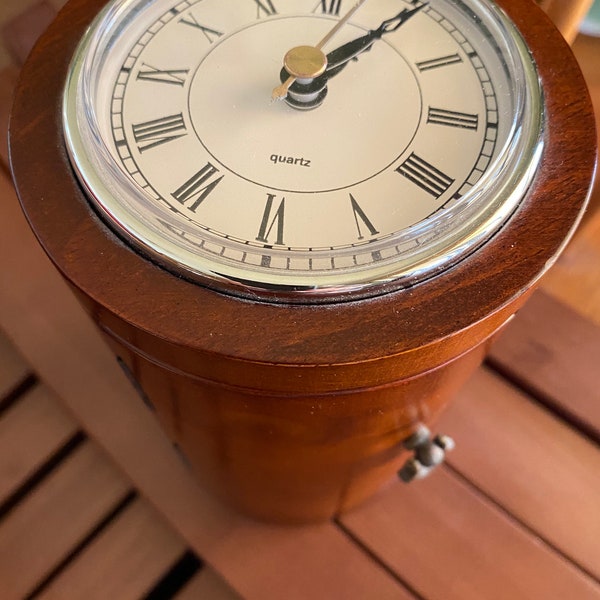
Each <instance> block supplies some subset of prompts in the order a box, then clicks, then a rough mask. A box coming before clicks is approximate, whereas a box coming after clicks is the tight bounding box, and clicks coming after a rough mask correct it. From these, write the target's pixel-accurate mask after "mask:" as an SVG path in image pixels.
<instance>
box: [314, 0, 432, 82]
mask: <svg viewBox="0 0 600 600" xmlns="http://www.w3.org/2000/svg"><path fill="white" fill-rule="evenodd" d="M425 6H427V4H420V5H419V6H417V7H416V8H405V9H404V10H402V11H401V12H399V13H398V14H397V15H396V16H395V17H392V18H391V19H387V20H385V21H384V22H383V23H382V24H381V25H380V26H379V27H378V28H377V29H372V30H371V31H369V32H368V33H367V34H365V35H363V36H361V37H359V38H356V39H355V40H352V41H351V42H347V43H346V44H344V45H343V46H340V47H339V48H336V49H335V50H332V51H331V52H330V53H329V54H328V55H327V70H326V71H325V73H324V75H325V76H326V77H327V78H328V79H329V78H331V77H334V76H335V75H337V74H338V73H339V72H340V71H341V70H342V69H343V68H344V67H345V66H346V65H347V64H348V62H349V61H350V60H352V59H354V58H357V57H358V56H359V55H360V54H362V53H363V52H367V51H369V50H370V49H371V46H372V45H373V44H374V43H375V42H376V41H377V40H380V39H381V38H382V37H383V35H384V34H386V33H392V32H394V31H396V30H397V29H398V28H399V27H400V26H401V25H403V24H404V23H406V21H408V20H409V19H410V18H411V17H412V16H413V15H415V14H416V13H418V12H419V11H420V10H422V9H423V8H425Z"/></svg>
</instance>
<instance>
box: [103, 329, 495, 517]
mask: <svg viewBox="0 0 600 600" xmlns="http://www.w3.org/2000/svg"><path fill="white" fill-rule="evenodd" d="M108 341H109V344H110V345H111V347H112V348H113V350H114V352H115V354H116V355H117V356H118V357H119V358H120V359H121V360H123V361H124V363H125V364H126V365H127V367H126V368H127V370H128V372H129V374H130V375H131V376H132V377H133V378H134V380H135V382H136V384H137V385H138V386H139V388H140V390H139V391H140V393H142V394H143V395H144V396H147V402H148V403H149V404H150V405H151V407H152V408H153V409H154V410H155V411H156V415H157V417H158V419H159V420H160V422H161V423H162V425H163V427H164V429H165V431H166V433H167V435H168V436H169V437H170V439H171V440H172V441H173V442H174V444H176V445H177V447H178V448H179V449H180V450H181V451H182V452H183V454H184V456H185V457H186V459H187V461H188V462H189V464H190V467H191V468H192V470H193V471H194V472H195V474H196V475H197V476H198V478H199V480H200V482H201V483H202V484H203V485H205V486H206V487H208V488H209V489H211V490H212V491H213V492H214V493H216V494H217V495H218V496H219V497H220V498H222V499H223V500H224V501H225V502H227V503H229V504H231V505H233V506H235V507H236V508H237V509H239V510H240V511H242V512H244V513H246V514H250V515H253V516H255V517H259V518H261V519H265V520H277V521H282V522H307V521H315V520H322V519H327V518H329V517H331V516H333V515H335V514H338V513H340V512H343V511H344V510H346V509H348V508H350V507H352V506H355V505H356V504H358V503H359V502H361V501H362V500H364V499H365V498H368V497H369V496H370V495H372V494H373V493H374V492H375V491H376V490H378V489H379V488H380V487H382V485H384V484H385V483H386V482H389V481H390V480H392V479H393V477H394V474H395V472H396V471H397V470H398V469H399V468H400V467H401V465H402V462H403V461H404V460H406V459H407V458H408V452H407V451H403V450H402V442H403V441H404V440H406V438H408V437H409V436H410V435H411V434H412V433H414V431H415V429H416V427H417V426H419V425H420V424H428V425H430V426H431V425H432V424H433V423H434V422H435V418H436V416H437V415H438V414H439V412H440V411H441V410H442V409H443V407H444V406H445V405H446V404H447V403H448V402H449V401H450V399H451V398H452V396H453V395H454V393H456V391H457V390H458V388H459V387H460V386H461V385H462V384H463V383H464V382H465V380H466V379H467V377H468V376H469V375H470V374H471V373H472V372H473V370H474V369H475V368H476V367H477V366H478V365H479V364H480V363H481V361H482V360H483V357H484V355H485V351H486V349H487V347H488V344H487V343H485V342H484V343H482V344H479V345H478V346H476V347H475V348H473V349H472V350H469V351H468V352H467V353H466V354H463V355H461V356H460V357H457V358H456V359H454V360H451V361H449V362H447V363H445V364H443V365H440V366H438V367H435V368H432V369H431V370H429V371H426V372H424V373H420V374H417V375H415V376H413V377H408V378H404V379H400V380H398V381H393V382H391V383H389V384H386V385H381V386H376V387H372V388H361V389H356V390H346V391H337V392H328V393H313V394H308V393H306V391H302V390H301V389H299V390H298V391H297V392H295V393H291V392H276V391H270V392H265V391H264V390H260V389H252V388H243V387H237V386H230V385H226V384H223V383H217V382H214V381H210V380H207V379H204V378H200V377H195V376H193V375H190V374H189V373H182V372H180V371H177V370H176V368H177V367H176V366H174V365H165V364H164V363H157V362H156V361H155V360H154V359H153V358H151V357H149V356H148V355H147V354H145V353H143V352H140V351H139V349H138V348H133V347H132V346H131V345H130V344H124V343H123V341H122V340H117V339H115V337H113V336H109V337H108ZM146 390H148V392H146Z"/></svg>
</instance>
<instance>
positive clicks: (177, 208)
mask: <svg viewBox="0 0 600 600" xmlns="http://www.w3.org/2000/svg"><path fill="white" fill-rule="evenodd" d="M352 8H353V3H352V2H350V1H349V0H331V1H330V0H327V1H325V0H323V1H316V0H184V1H183V2H182V1H177V0H119V1H117V2H111V3H109V5H108V6H107V7H106V9H105V10H104V11H103V12H102V13H101V14H100V16H99V17H98V18H97V19H96V21H95V23H94V25H93V26H92V27H91V29H90V30H89V32H88V34H87V35H86V37H85V39H84V40H83V42H82V44H81V45H80V48H79V50H78V53H77V55H76V58H75V60H74V62H73V65H72V69H71V73H70V77H69V81H68V83H67V86H66V92H65V101H64V112H65V119H64V120H65V129H66V139H67V142H68V147H69V152H70V155H71V157H72V162H73V165H74V167H75V169H76V171H77V173H78V175H79V178H80V180H81V182H82V183H83V185H84V186H85V187H86V188H87V190H88V195H89V196H90V198H91V200H92V202H93V204H94V205H95V206H96V207H97V209H98V210H99V212H100V213H101V214H102V215H103V217H104V218H105V219H107V220H108V222H109V223H110V224H111V225H112V226H113V228H114V229H115V230H116V231H117V232H118V233H119V234H120V235H122V236H123V237H124V238H125V239H126V240H127V241H128V242H129V243H131V244H132V245H133V246H135V247H136V248H137V249H138V250H139V251H141V252H142V253H145V254H146V255H148V256H149V257H151V258H152V259H154V260H156V261H157V262H159V263H160V264H161V265H163V266H165V267H166V268H169V269H171V270H174V271H176V272H177V273H179V274H183V275H184V276H186V277H189V278H193V279H196V280H199V281H200V282H203V283H205V284H206V285H209V286H212V287H216V288H218V289H221V290H225V291H228V292H233V293H240V294H251V295H253V296H256V295H258V296H259V297H261V296H262V297H264V298H265V299H267V300H268V299H276V298H277V294H278V293H279V294H281V293H283V294H284V295H285V297H286V300H290V299H291V300H294V299H296V300H298V301H323V300H327V299H338V298H340V296H346V295H348V297H356V296H366V295H371V294H377V293H381V292H383V291H386V290H388V289H394V288H399V287H403V286H407V285H411V284H413V283H414V282H416V281H419V280H421V279H423V278H427V277H431V276H434V275H435V274H436V273H438V272H439V271H440V270H442V269H444V268H448V267H449V266H451V265H453V264H455V263H457V262H458V261H460V260H461V259H462V258H464V257H465V256H467V255H468V254H469V253H471V252H473V251H474V250H475V249H476V248H477V247H478V246H479V245H480V244H481V243H484V242H485V240H486V239H488V238H489V237H490V236H492V235H493V234H494V233H495V232H496V231H497V230H498V229H499V228H500V227H502V225H503V223H505V222H506V220H507V219H509V218H510V216H511V214H512V213H513V212H514V211H515V210H518V207H519V203H520V201H521V199H522V197H523V195H524V193H525V191H526V189H527V187H528V185H529V183H530V180H531V178H532V176H533V173H534V171H535V169H536V166H537V161H538V160H539V155H540V152H541V148H540V146H541V142H540V139H541V128H542V115H543V105H542V100H541V95H540V91H539V87H538V82H537V76H536V71H535V66H534V65H533V64H532V62H531V59H530V58H529V55H528V53H527V51H526V50H525V47H524V45H523V43H522V42H521V40H520V38H519V35H518V34H517V32H516V30H515V29H514V28H513V26H512V25H511V24H510V22H509V21H508V20H507V19H506V18H505V17H504V15H503V13H502V12H501V11H500V10H499V9H498V8H497V7H496V6H495V5H494V4H493V3H492V2H487V1H484V0H431V1H430V2H429V3H422V2H418V1H414V2H410V1H404V0H368V1H366V2H363V5H362V6H360V7H359V8H357V9H356V10H355V11H354V12H353V14H352V15H351V17H350V18H347V19H346V20H345V22H344V23H342V24H341V27H339V30H337V31H336V33H335V36H333V37H332V39H330V40H329V41H328V42H327V43H326V44H325V45H324V46H323V48H322V49H321V50H322V54H323V55H324V57H325V61H324V63H325V64H324V65H322V67H324V68H321V69H320V71H318V70H315V71H314V73H312V72H311V71H310V68H309V71H308V72H306V73H304V72H299V76H297V77H295V79H294V80H293V82H292V83H291V85H290V87H289V90H286V92H284V93H283V94H282V96H283V100H276V101H273V100H272V98H271V95H272V91H273V88H274V87H276V86H278V85H279V84H280V82H285V81H286V80H287V79H288V78H289V77H290V72H289V71H290V70H292V67H290V66H289V63H288V69H286V68H285V66H284V67H283V68H282V65H283V64H284V63H283V61H284V57H285V56H286V55H287V54H288V52H289V51H290V50H291V49H294V48H297V47H299V46H307V47H308V48H309V49H310V48H314V47H315V46H317V44H318V43H319V41H320V40H322V39H323V38H324V37H325V36H326V35H327V33H328V32H330V31H331V30H332V28H334V27H335V26H336V23H339V21H340V19H341V18H343V17H344V15H347V14H348V11H350V10H351V9H352ZM292 75H293V73H292Z"/></svg>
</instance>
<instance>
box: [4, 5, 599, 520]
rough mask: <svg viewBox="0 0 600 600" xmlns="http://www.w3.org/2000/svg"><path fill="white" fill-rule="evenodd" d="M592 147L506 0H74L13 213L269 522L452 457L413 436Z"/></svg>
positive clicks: (552, 52)
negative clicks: (19, 212) (406, 468)
mask: <svg viewBox="0 0 600 600" xmlns="http://www.w3.org/2000/svg"><path fill="white" fill-rule="evenodd" d="M595 143H596V142H595V127H594V123H593V117H592V110H591V106H590V102H589V98H588V94H587V91H586V88H585V85H584V82H583V80H582V77H581V75H580V72H579V69H578V67H577V65H576V63H575V60H574V58H573V57H572V55H571V53H570V50H569V49H568V46H567V45H566V43H565V42H564V40H562V38H561V37H560V35H559V34H558V33H557V32H556V30H555V29H554V28H553V26H552V25H551V24H550V22H549V21H548V20H547V18H546V17H545V16H544V14H543V13H542V12H541V11H540V9H539V8H537V7H536V6H535V5H534V4H533V3H532V2H524V1H523V0H498V1H497V2H492V1H491V0H430V1H429V2H421V1H420V0H413V1H408V0H366V1H365V0H361V1H360V2H358V3H354V2H352V1H351V0H331V1H330V0H322V1H318V0H116V1H112V2H108V3H107V2H105V1H104V0H71V1H70V2H69V3H68V4H67V5H66V7H65V8H64V9H63V10H62V11H61V12H60V14H59V16H58V18H57V19H56V21H55V22H54V23H53V25H52V26H51V27H50V29H49V30H48V31H47V32H46V34H45V35H44V36H43V38H42V39H41V41H40V42H39V43H38V45H37V46H36V48H35V49H34V51H33V52H32V54H31V56H30V58H29V61H28V63H27V65H26V66H25V68H24V70H23V74H22V79H21V82H20V85H19V88H18V92H17V96H16V101H15V106H14V112H13V116H12V122H11V157H12V168H13V173H14V177H15V181H16V185H17V189H18V193H19V196H20V199H21V202H22V204H23V207H24V210H25V213H26V214H27V217H28V219H29V221H30V223H31V226H32V228H33V230H34V231H35V233H36V235H37V237H38V239H39V241H40V243H41V244H42V246H43V247H44V249H45V251H46V252H47V253H48V255H49V256H50V258H51V259H52V261H53V262H54V264H55V265H56V267H57V268H58V270H59V271H60V272H61V273H62V274H63V276H64V277H65V278H66V279H67V280H68V281H69V282H70V284H71V285H72V287H73V289H74V290H75V292H76V293H77V295H78V297H79V298H80V300H81V302H82V303H83V305H84V306H85V308H86V309H87V311H88V312H89V313H90V315H91V316H92V317H93V319H94V320H95V321H96V323H97V324H98V326H99V327H100V329H101V330H102V332H103V333H104V335H105V337H106V339H107V340H108V342H109V343H110V345H111V346H112V348H113V350H114V352H115V354H116V355H117V356H118V358H119V360H120V361H121V362H122V363H123V364H124V365H125V367H126V369H127V370H128V371H129V372H130V374H131V375H132V377H133V378H134V379H135V382H136V385H137V386H139V388H140V389H141V390H142V392H143V394H144V395H145V396H147V398H148V399H149V401H150V403H151V404H152V406H153V407H154V409H155V411H156V416H157V418H158V419H159V420H160V422H161V423H162V425H163V427H164V429H165V431H166V433H167V434H168V435H169V436H170V438H171V439H172V440H173V442H174V443H176V444H177V445H178V446H179V447H180V448H181V450H182V452H183V453H184V455H185V456H186V458H187V459H188V461H189V463H190V465H191V468H192V470H193V471H194V473H195V474H196V476H197V478H198V479H199V481H200V482H201V484H202V485H204V486H206V488H208V489H210V490H212V491H213V493H215V494H216V495H218V496H219V497H221V498H222V499H223V500H224V501H226V502H227V503H229V504H231V505H233V506H235V507H237V508H238V509H239V510H241V511H243V512H245V513H247V514H250V515H253V516H255V517H258V518H261V519H267V520H275V521H285V522H307V521H313V520H319V519H326V518H329V517H331V516H332V515H335V514H337V513H339V512H340V511H344V510H346V509H348V508H350V507H352V506H354V505H356V504H357V503H359V502H360V501H362V500H363V499H365V498H367V497H368V496H369V495H371V494H372V493H374V492H375V491H376V490H377V489H379V488H380V487H381V486H382V485H383V484H385V483H386V482H387V481H389V480H390V479H392V478H393V477H394V476H395V473H396V472H397V471H398V469H399V468H400V467H401V466H402V465H403V464H404V462H405V461H406V459H407V456H408V450H407V448H409V447H411V446H412V447H413V448H414V447H415V446H419V445H421V446H422V444H425V445H426V446H427V447H428V448H429V450H432V449H433V450H436V452H437V454H438V455H439V454H440V452H442V454H443V447H444V445H445V443H446V441H445V438H443V437H442V438H439V439H437V440H436V441H435V443H434V442H432V441H431V440H429V441H427V440H425V441H424V440H422V439H420V437H419V436H421V435H422V432H423V431H424V427H427V426H431V425H432V424H434V422H435V419H436V417H437V416H438V414H439V413H440V411H441V410H442V409H443V408H444V406H445V405H447V403H448V402H449V401H450V400H451V398H452V395H453V394H454V393H455V392H456V391H457V389H458V388H459V387H460V385H461V384H462V383H463V382H464V381H465V380H466V378H467V377H468V376H469V374H470V373H471V372H472V371H473V370H474V369H475V368H476V367H477V366H478V365H479V364H480V362H481V361H482V359H483V357H484V355H485V352H486V349H487V347H488V344H489V342H490V340H491V338H492V337H493V335H494V333H495V332H497V331H498V330H499V329H500V328H501V327H502V326H503V325H504V324H505V323H506V322H507V320H508V319H510V317H511V316H512V315H513V314H514V313H515V311H516V310H517V309H518V308H519V307H520V306H521V305H522V304H523V302H524V301H525V299H526V297H527V295H528V294H529V292H530V291H531V290H532V289H533V287H534V286H535V284H536V282H537V281H538V280H539V278H540V277H541V276H542V274H543V273H544V272H545V271H546V270H547V269H548V268H549V266H550V265H551V264H552V263H553V262H554V261H555V260H556V258H557V256H558V254H559V253H560V251H561V250H562V248H563V247H564V245H565V244H566V242H567V240H568V239H569V236H570V235H571V233H572V232H573V230H574V228H575V227H576V225H577V223H578V220H579V218H580V216H581V214H582V211H583V208H584V205H585V202H586V198H587V196H588V191H589V188H590V185H591V179H592V176H593V171H594V165H595ZM447 433H448V434H450V435H451V434H452V432H447ZM419 440H420V441H419ZM436 452H433V454H436ZM425 454H427V453H425ZM431 454H432V453H431V452H429V454H428V455H429V456H430V458H429V459H427V458H423V453H421V454H418V453H417V457H416V459H413V461H412V463H410V464H412V466H413V467H415V468H417V469H416V471H415V472H416V473H417V474H418V467H423V469H424V470H427V467H428V466H431V465H430V464H429V465H428V464H427V463H428V460H430V461H431V464H433V463H435V462H436V460H437V459H435V458H431ZM405 475H406V472H405ZM407 478H408V477H407Z"/></svg>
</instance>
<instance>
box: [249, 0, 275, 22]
mask: <svg viewBox="0 0 600 600" xmlns="http://www.w3.org/2000/svg"><path fill="white" fill-rule="evenodd" d="M254 2H255V3H256V18H257V19H260V18H261V16H262V15H263V13H264V16H265V17H271V16H272V15H276V14H277V11H276V10H275V7H274V6H273V0H254Z"/></svg>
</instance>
